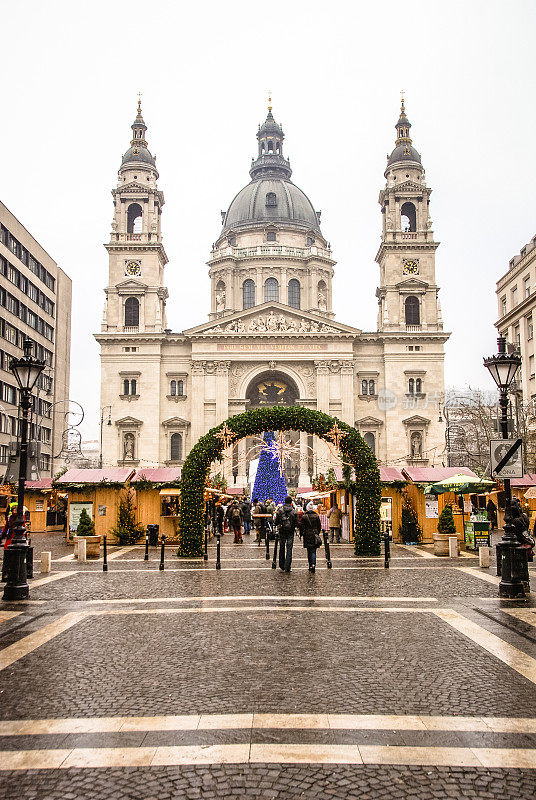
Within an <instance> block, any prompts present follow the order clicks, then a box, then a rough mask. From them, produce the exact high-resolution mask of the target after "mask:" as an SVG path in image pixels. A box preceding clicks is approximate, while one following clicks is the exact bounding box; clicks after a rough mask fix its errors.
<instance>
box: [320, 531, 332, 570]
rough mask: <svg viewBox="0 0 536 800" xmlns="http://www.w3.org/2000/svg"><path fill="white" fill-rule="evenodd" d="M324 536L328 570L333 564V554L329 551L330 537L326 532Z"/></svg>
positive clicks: (323, 532)
mask: <svg viewBox="0 0 536 800" xmlns="http://www.w3.org/2000/svg"><path fill="white" fill-rule="evenodd" d="M322 535H323V537H324V550H325V551H326V561H327V565H328V569H331V567H332V566H333V564H332V563H331V553H330V550H329V537H328V534H327V533H326V531H322Z"/></svg>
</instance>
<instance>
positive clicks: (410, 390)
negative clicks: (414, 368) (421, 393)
mask: <svg viewBox="0 0 536 800" xmlns="http://www.w3.org/2000/svg"><path fill="white" fill-rule="evenodd" d="M408 393H409V394H415V380H414V379H413V378H410V379H409V381H408Z"/></svg>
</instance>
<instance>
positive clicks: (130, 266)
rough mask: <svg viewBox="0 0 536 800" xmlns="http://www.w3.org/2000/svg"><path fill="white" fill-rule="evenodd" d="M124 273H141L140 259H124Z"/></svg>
mask: <svg viewBox="0 0 536 800" xmlns="http://www.w3.org/2000/svg"><path fill="white" fill-rule="evenodd" d="M125 275H138V276H139V275H141V261H125Z"/></svg>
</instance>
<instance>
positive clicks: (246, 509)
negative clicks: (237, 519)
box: [240, 497, 251, 535]
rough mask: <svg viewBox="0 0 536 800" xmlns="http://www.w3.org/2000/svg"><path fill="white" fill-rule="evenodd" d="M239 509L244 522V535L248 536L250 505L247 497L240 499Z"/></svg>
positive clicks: (249, 529) (249, 530)
mask: <svg viewBox="0 0 536 800" xmlns="http://www.w3.org/2000/svg"><path fill="white" fill-rule="evenodd" d="M240 508H241V509H242V518H243V520H244V533H245V534H246V535H249V533H250V532H251V503H250V502H249V500H248V499H247V497H243V498H242V503H241V505H240Z"/></svg>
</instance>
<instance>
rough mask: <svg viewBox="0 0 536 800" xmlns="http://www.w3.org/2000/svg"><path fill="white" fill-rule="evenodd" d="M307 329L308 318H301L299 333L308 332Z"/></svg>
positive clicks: (308, 327)
mask: <svg viewBox="0 0 536 800" xmlns="http://www.w3.org/2000/svg"><path fill="white" fill-rule="evenodd" d="M309 329H310V325H309V320H308V319H302V321H301V322H300V328H299V331H300V333H309Z"/></svg>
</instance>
